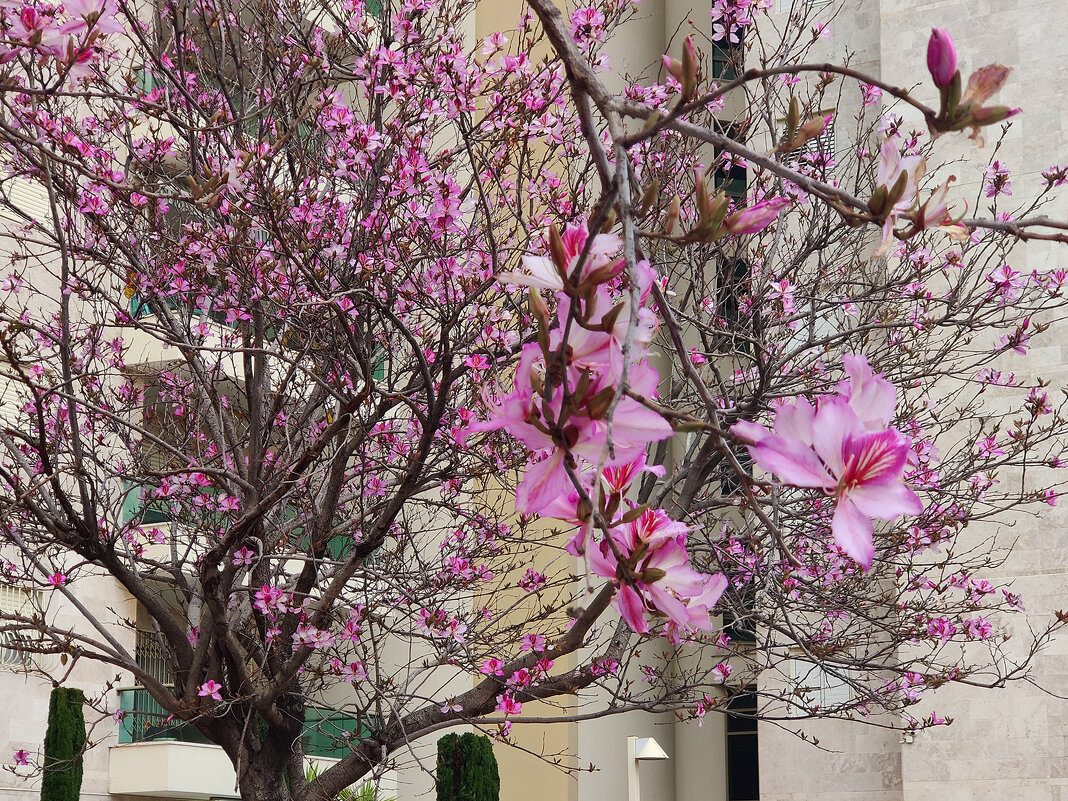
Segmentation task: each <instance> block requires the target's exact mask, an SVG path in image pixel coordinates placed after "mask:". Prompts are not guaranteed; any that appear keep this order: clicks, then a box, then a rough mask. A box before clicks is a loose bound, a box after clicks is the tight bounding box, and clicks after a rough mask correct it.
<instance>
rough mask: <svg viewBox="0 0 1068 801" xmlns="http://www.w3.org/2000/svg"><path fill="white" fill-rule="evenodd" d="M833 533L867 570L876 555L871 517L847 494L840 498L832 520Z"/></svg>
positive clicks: (842, 546) (835, 538)
mask: <svg viewBox="0 0 1068 801" xmlns="http://www.w3.org/2000/svg"><path fill="white" fill-rule="evenodd" d="M831 533H832V534H834V541H835V542H836V543H838V545H839V546H841V548H842V550H843V551H845V552H846V553H847V554H849V555H850V556H851V557H853V558H854V559H856V560H857V562H859V563H860V565H861V566H862V567H863V568H864V569H865V570H867V569H868V568H870V567H871V562H872V559H873V558H874V557H875V545H874V543H873V542H872V534H873V529H872V525H871V519H870V518H869V517H868V516H867V515H865V514H863V513H862V512H861V511H860V510H859V509H858V508H857V507H856V505H855V504H854V503H853V502H852V500H850V496H848V495H846V496H843V497H841V498H839V499H838V505H837V506H836V507H835V510H834V519H832V520H831Z"/></svg>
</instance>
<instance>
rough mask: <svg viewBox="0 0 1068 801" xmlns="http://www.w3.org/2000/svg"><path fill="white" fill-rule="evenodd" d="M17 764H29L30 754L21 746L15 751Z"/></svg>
mask: <svg viewBox="0 0 1068 801" xmlns="http://www.w3.org/2000/svg"><path fill="white" fill-rule="evenodd" d="M15 764H16V765H29V764H30V754H29V752H28V751H26V749H25V748H20V749H19V750H18V751H16V752H15Z"/></svg>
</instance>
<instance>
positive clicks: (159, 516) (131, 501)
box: [122, 486, 171, 526]
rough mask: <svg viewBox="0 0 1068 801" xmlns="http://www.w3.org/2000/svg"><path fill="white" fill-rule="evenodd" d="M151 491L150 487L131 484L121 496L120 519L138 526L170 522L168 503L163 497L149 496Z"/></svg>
mask: <svg viewBox="0 0 1068 801" xmlns="http://www.w3.org/2000/svg"><path fill="white" fill-rule="evenodd" d="M151 492H152V487H148V486H140V487H134V486H131V487H130V488H129V489H128V490H127V491H126V495H125V497H124V498H123V502H122V519H123V520H124V521H126V522H134V523H137V524H138V525H140V526H147V525H152V524H153V523H168V522H170V520H171V509H170V505H169V504H168V503H167V501H166V500H165V499H163V498H151V497H150V494H151Z"/></svg>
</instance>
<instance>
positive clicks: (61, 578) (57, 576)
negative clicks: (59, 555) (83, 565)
mask: <svg viewBox="0 0 1068 801" xmlns="http://www.w3.org/2000/svg"><path fill="white" fill-rule="evenodd" d="M48 583H49V584H51V585H52V586H53V587H62V586H63V585H64V584H66V583H67V574H66V573H53V574H52V575H51V576H49V577H48Z"/></svg>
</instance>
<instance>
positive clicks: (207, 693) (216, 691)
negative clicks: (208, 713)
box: [197, 679, 222, 701]
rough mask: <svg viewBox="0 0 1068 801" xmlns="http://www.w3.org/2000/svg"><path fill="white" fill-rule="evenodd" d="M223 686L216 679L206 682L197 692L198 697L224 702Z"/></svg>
mask: <svg viewBox="0 0 1068 801" xmlns="http://www.w3.org/2000/svg"><path fill="white" fill-rule="evenodd" d="M220 690H222V685H221V684H219V682H217V681H215V680H214V679H208V680H207V681H206V682H204V683H203V684H201V685H200V689H199V690H198V691H197V695H198V696H200V697H201V698H213V699H214V700H216V701H221V700H222V693H221V692H220Z"/></svg>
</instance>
